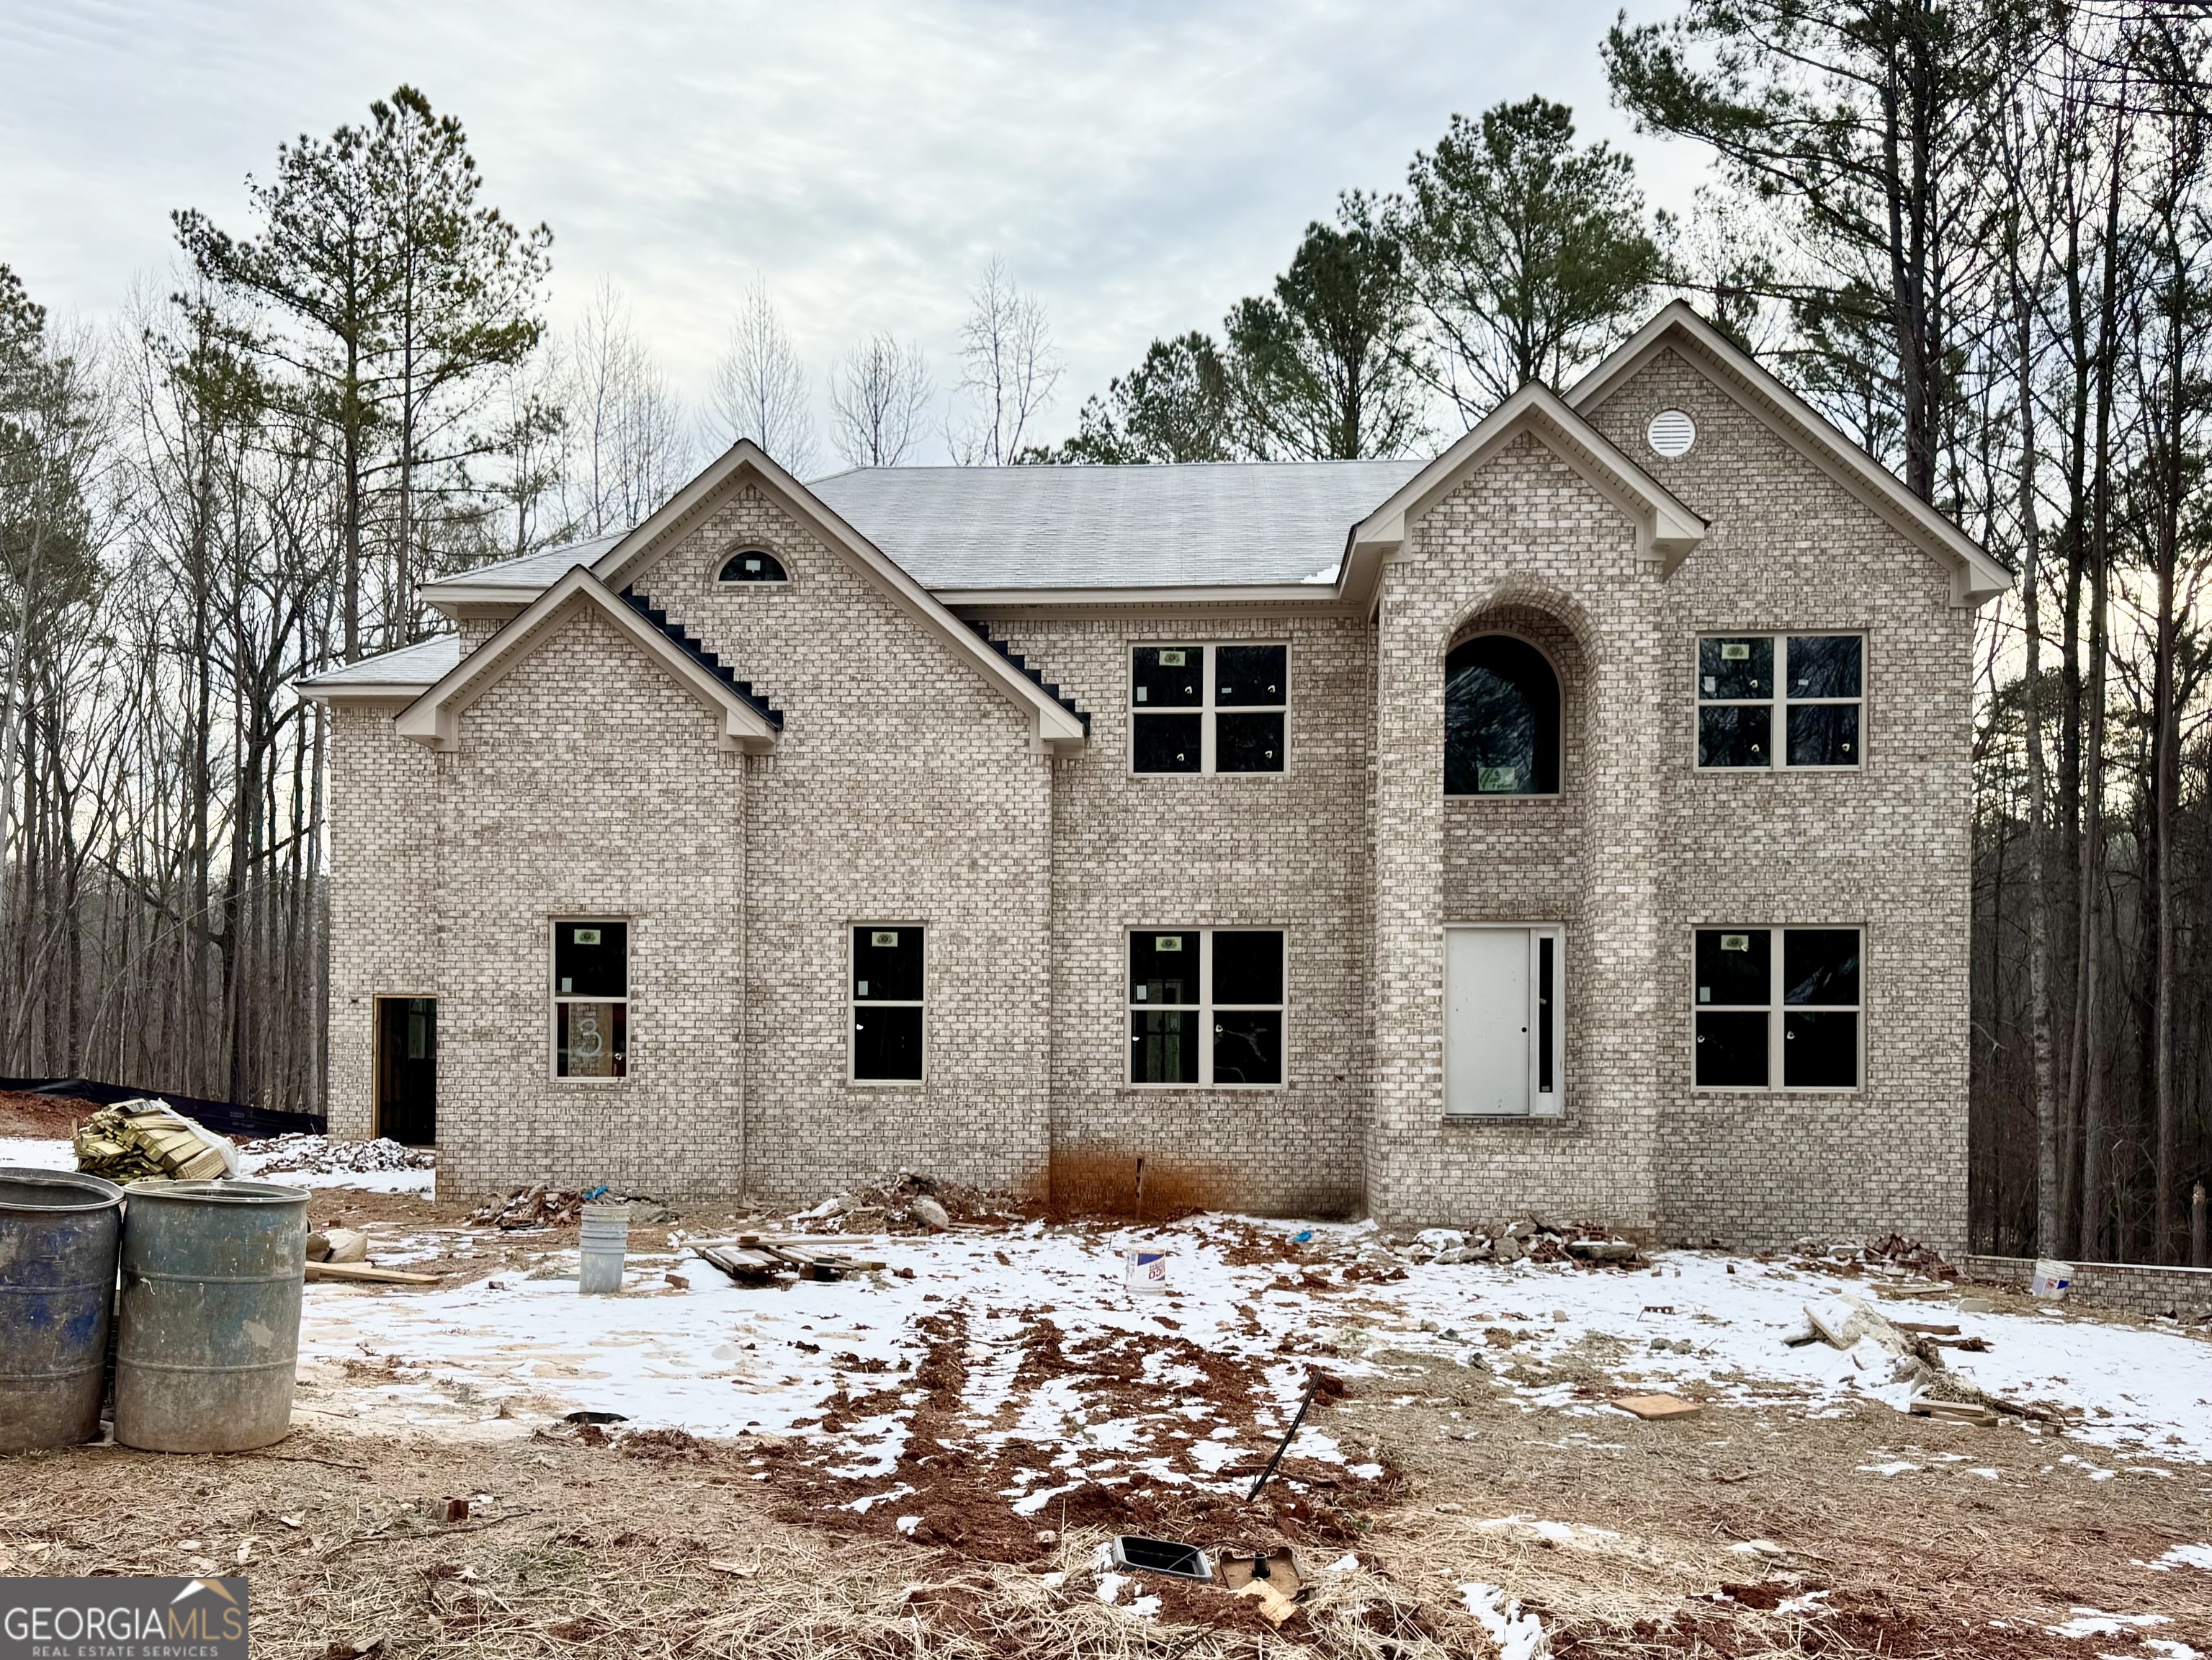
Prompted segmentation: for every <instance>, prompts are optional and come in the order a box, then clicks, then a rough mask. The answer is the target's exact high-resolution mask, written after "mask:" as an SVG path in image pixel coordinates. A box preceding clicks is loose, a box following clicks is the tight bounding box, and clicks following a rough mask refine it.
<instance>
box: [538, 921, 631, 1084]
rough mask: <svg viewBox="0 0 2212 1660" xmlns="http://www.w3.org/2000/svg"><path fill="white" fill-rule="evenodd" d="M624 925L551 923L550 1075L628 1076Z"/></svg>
mask: <svg viewBox="0 0 2212 1660" xmlns="http://www.w3.org/2000/svg"><path fill="white" fill-rule="evenodd" d="M553 1075H554V1076H555V1077H556V1078H623V1077H626V1076H628V1075H629V923H627V922H610V921H558V922H556V923H554V925H553Z"/></svg>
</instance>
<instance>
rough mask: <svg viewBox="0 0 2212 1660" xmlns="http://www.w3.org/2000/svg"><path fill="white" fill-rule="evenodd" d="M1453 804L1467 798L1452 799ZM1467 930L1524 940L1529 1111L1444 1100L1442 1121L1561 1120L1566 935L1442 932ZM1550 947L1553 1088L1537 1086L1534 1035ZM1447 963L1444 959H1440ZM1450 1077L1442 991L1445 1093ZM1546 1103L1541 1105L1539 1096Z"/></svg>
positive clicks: (1534, 929) (1528, 928) (1457, 925)
mask: <svg viewBox="0 0 2212 1660" xmlns="http://www.w3.org/2000/svg"><path fill="white" fill-rule="evenodd" d="M1453 799H1454V800H1466V799H1467V798H1465V797H1461V796H1455V797H1454V798H1453ZM1469 928H1486V929H1492V930H1498V929H1504V930H1506V931H1508V932H1510V933H1525V934H1527V935H1528V1025H1527V1026H1526V1027H1525V1028H1524V1030H1525V1031H1527V1032H1528V1111H1526V1112H1508V1113H1496V1112H1454V1111H1453V1110H1451V1104H1450V1101H1449V1098H1447V1099H1446V1101H1445V1103H1444V1114H1443V1116H1445V1117H1446V1118H1447V1119H1449V1120H1450V1121H1451V1122H1454V1123H1470V1122H1474V1121H1476V1120H1480V1121H1481V1122H1485V1123H1490V1124H1518V1123H1526V1122H1551V1121H1553V1120H1555V1119H1559V1118H1564V1117H1565V1116H1566V1111H1567V930H1566V927H1565V924H1563V923H1559V922H1447V923H1445V924H1444V927H1443V933H1445V934H1447V935H1449V934H1453V933H1461V932H1462V931H1463V930H1466V929H1469ZM1547 939H1548V940H1550V941H1551V942H1552V1087H1551V1089H1550V1090H1548V1091H1547V1090H1545V1089H1543V1088H1541V1085H1542V1083H1543V1078H1544V1059H1543V1055H1542V1053H1541V1049H1539V1047H1538V1045H1539V1038H1538V1032H1539V1030H1540V1028H1541V1025H1542V1023H1543V1018H1544V1015H1543V1005H1544V984H1543V962H1544V954H1543V952H1544V948H1543V943H1542V942H1543V941H1545V940H1547ZM1445 960H1446V961H1449V958H1446V959H1445ZM1450 1078H1451V994H1450V989H1449V987H1448V986H1447V987H1446V988H1445V993H1444V1079H1445V1088H1446V1089H1447V1090H1449V1088H1450ZM1547 1094H1548V1095H1549V1096H1550V1097H1551V1099H1550V1100H1548V1101H1546V1100H1545V1099H1544V1097H1545V1096H1546V1095H1547Z"/></svg>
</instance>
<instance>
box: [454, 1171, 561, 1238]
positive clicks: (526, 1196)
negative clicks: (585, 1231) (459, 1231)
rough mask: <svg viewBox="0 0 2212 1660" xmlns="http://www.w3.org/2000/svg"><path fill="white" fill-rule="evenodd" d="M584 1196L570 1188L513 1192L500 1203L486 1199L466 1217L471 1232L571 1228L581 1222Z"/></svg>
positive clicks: (532, 1189) (531, 1189)
mask: <svg viewBox="0 0 2212 1660" xmlns="http://www.w3.org/2000/svg"><path fill="white" fill-rule="evenodd" d="M583 1216H584V1195H583V1194H582V1193H581V1192H580V1191H579V1190H578V1189H574V1188H549V1187H547V1186H546V1185H545V1183H543V1182H540V1183H537V1185H535V1186H534V1187H527V1188H517V1189H514V1191H513V1192H512V1193H510V1194H508V1195H507V1197H506V1198H504V1199H489V1200H486V1201H484V1202H483V1204H481V1205H479V1206H477V1208H476V1209H475V1210H473V1211H471V1212H470V1213H469V1225H470V1226H471V1227H472V1228H487V1227H488V1228H504V1229H506V1230H507V1231H509V1232H512V1231H514V1230H515V1229H517V1228H565V1227H573V1226H574V1225H577V1224H578V1223H580V1222H581V1221H582V1220H583Z"/></svg>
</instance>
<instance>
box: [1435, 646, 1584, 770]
mask: <svg viewBox="0 0 2212 1660" xmlns="http://www.w3.org/2000/svg"><path fill="white" fill-rule="evenodd" d="M1444 794H1446V795H1556V794H1559V676H1558V675H1556V674H1554V673H1553V672H1552V665H1551V663H1550V662H1549V661H1548V660H1547V659H1546V658H1545V656H1544V654H1543V653H1541V652H1540V651H1538V650H1537V649H1536V648H1535V647H1534V646H1532V645H1530V644H1529V643H1528V642H1527V641H1525V640H1516V639H1514V638H1513V637H1512V636H1511V635H1504V634H1485V635H1478V636H1476V637H1475V638H1474V639H1473V640H1470V641H1468V642H1467V643H1466V644H1465V645H1463V646H1461V647H1459V648H1456V649H1455V650H1454V651H1453V653H1452V654H1451V655H1450V656H1449V657H1447V658H1446V659H1444Z"/></svg>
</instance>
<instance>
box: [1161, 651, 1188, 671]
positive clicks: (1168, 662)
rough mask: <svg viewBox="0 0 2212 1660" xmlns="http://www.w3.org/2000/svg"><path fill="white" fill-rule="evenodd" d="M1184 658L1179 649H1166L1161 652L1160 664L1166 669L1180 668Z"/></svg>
mask: <svg viewBox="0 0 2212 1660" xmlns="http://www.w3.org/2000/svg"><path fill="white" fill-rule="evenodd" d="M1160 666H1161V667H1162V668H1164V669H1179V668H1181V667H1182V666H1183V654H1182V653H1181V652H1179V651H1164V652H1162V653H1161V654H1160Z"/></svg>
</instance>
